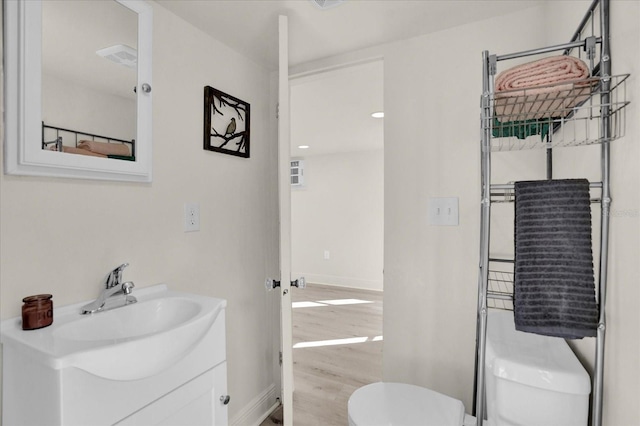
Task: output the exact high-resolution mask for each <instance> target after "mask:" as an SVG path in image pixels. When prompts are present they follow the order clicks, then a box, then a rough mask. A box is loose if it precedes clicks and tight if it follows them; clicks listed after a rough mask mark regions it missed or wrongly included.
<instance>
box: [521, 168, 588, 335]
mask: <svg viewBox="0 0 640 426" xmlns="http://www.w3.org/2000/svg"><path fill="white" fill-rule="evenodd" d="M590 203H591V202H590V195H589V182H588V181H587V180H585V179H568V180H546V181H529V182H516V184H515V286H514V319H515V325H516V330H520V331H526V332H530V333H537V334H543V335H547V336H555V337H564V338H567V339H579V338H582V337H585V336H595V335H596V328H597V325H598V307H597V305H596V300H595V283H594V277H593V254H592V251H591V207H590V205H591V204H590Z"/></svg>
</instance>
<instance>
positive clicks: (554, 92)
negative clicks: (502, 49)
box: [495, 55, 594, 122]
mask: <svg viewBox="0 0 640 426" xmlns="http://www.w3.org/2000/svg"><path fill="white" fill-rule="evenodd" d="M589 76H590V73H589V67H587V65H586V64H585V63H584V62H583V61H581V60H580V59H578V58H575V57H573V56H566V55H562V56H552V57H549V58H544V59H540V60H537V61H533V62H528V63H526V64H522V65H518V66H515V67H513V68H510V69H508V70H505V71H503V72H501V73H500V74H498V76H497V77H496V79H495V91H496V94H495V98H496V102H495V114H496V116H497V118H498V119H499V120H500V121H502V122H509V121H520V120H530V119H540V118H558V117H566V116H567V115H568V114H569V113H570V112H571V109H572V108H573V107H574V106H575V105H577V104H579V103H581V102H583V101H584V100H586V99H587V98H588V96H589V94H590V92H591V86H592V85H593V83H594V81H593V80H592V79H589Z"/></svg>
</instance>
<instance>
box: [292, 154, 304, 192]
mask: <svg viewBox="0 0 640 426" xmlns="http://www.w3.org/2000/svg"><path fill="white" fill-rule="evenodd" d="M302 185H304V162H303V161H301V160H293V161H291V186H302Z"/></svg>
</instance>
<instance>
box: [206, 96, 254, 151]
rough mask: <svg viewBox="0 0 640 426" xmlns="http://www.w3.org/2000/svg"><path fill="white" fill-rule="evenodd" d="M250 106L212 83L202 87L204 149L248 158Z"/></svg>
mask: <svg viewBox="0 0 640 426" xmlns="http://www.w3.org/2000/svg"><path fill="white" fill-rule="evenodd" d="M250 112H251V108H250V105H249V104H248V103H247V102H244V101H241V100H240V99H238V98H236V97H234V96H231V95H228V94H226V93H224V92H221V91H220V90H217V89H214V88H213V87H211V86H205V88H204V149H206V150H208V151H217V152H222V153H224V154H230V155H235V156H238V157H244V158H249V147H250V145H249V136H250V133H249V130H250V123H251V121H250V119H251V114H250Z"/></svg>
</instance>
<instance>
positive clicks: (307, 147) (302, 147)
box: [298, 145, 309, 149]
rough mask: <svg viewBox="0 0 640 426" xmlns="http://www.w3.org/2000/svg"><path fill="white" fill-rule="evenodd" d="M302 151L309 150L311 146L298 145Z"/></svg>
mask: <svg viewBox="0 0 640 426" xmlns="http://www.w3.org/2000/svg"><path fill="white" fill-rule="evenodd" d="M298 148H300V149H309V145H298Z"/></svg>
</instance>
